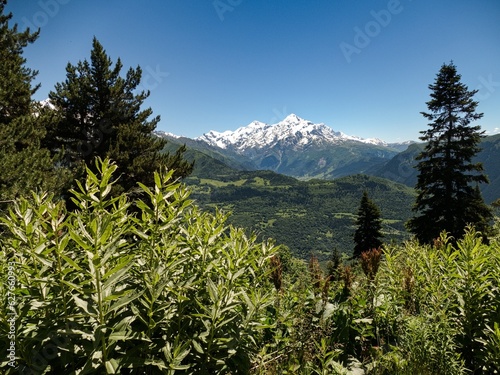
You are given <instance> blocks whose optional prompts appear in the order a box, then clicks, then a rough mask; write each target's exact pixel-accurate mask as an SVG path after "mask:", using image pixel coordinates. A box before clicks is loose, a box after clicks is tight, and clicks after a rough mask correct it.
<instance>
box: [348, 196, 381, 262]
mask: <svg viewBox="0 0 500 375" xmlns="http://www.w3.org/2000/svg"><path fill="white" fill-rule="evenodd" d="M356 226H357V229H356V232H355V233H354V242H355V246H354V253H353V258H359V257H360V256H361V254H362V253H363V252H365V251H369V250H371V249H377V248H379V247H380V246H382V241H381V240H380V239H381V238H382V237H383V235H382V233H381V229H382V219H381V218H380V210H379V208H378V207H377V205H376V204H375V203H374V202H373V201H372V200H371V199H370V198H368V193H367V192H366V191H365V192H364V193H363V197H362V198H361V203H360V205H359V209H358V218H357V220H356Z"/></svg>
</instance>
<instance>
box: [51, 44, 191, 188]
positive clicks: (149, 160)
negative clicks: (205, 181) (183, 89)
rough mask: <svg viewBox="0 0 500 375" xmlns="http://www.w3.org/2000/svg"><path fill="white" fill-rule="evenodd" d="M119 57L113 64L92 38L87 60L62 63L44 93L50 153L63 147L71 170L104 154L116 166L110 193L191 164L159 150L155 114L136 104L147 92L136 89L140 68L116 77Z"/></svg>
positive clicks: (150, 181)
mask: <svg viewBox="0 0 500 375" xmlns="http://www.w3.org/2000/svg"><path fill="white" fill-rule="evenodd" d="M121 70H122V63H121V61H120V59H118V60H117V61H116V63H115V64H114V65H113V62H112V61H111V59H110V57H109V56H108V55H107V54H106V51H105V50H104V48H103V46H102V45H101V44H100V43H99V41H98V40H97V39H96V38H94V40H93V48H92V51H91V54H90V62H89V61H87V60H84V61H80V62H78V64H77V65H72V64H70V63H69V64H68V65H67V67H66V80H65V81H64V82H63V83H58V84H56V86H55V91H53V92H51V93H50V94H49V98H50V101H51V103H52V104H53V105H54V106H55V116H56V117H57V121H55V122H54V126H53V127H52V128H51V129H50V131H49V133H48V134H47V137H46V139H45V141H46V144H47V146H48V147H49V148H50V149H51V150H52V152H54V153H55V152H59V151H61V150H64V154H65V164H66V165H67V166H69V167H71V168H73V169H74V170H75V171H76V173H77V174H78V171H81V170H82V169H81V167H82V165H83V164H84V163H85V164H86V165H87V166H88V167H90V168H93V166H94V162H93V161H94V159H95V158H96V157H101V158H102V159H104V158H110V159H112V160H113V161H115V162H116V164H117V165H118V166H119V170H118V172H119V174H120V179H119V182H118V188H117V189H116V191H115V193H116V194H119V193H121V192H122V191H130V190H131V189H132V188H134V187H136V186H137V185H136V183H137V182H141V183H143V184H146V185H148V186H150V185H152V184H153V172H154V171H155V170H157V169H159V168H161V167H166V168H168V169H175V177H184V176H186V175H188V174H189V173H190V172H191V170H192V167H193V165H192V164H189V163H187V162H186V161H185V160H184V159H183V158H182V153H183V152H184V151H185V148H181V149H179V150H178V152H177V153H176V154H175V155H169V154H168V153H162V152H161V151H162V149H163V148H164V146H165V143H166V141H165V140H163V139H161V138H159V137H155V136H154V135H153V131H154V130H155V128H156V125H157V123H158V121H159V120H160V118H159V116H156V117H154V118H152V119H151V120H150V119H149V118H150V117H151V115H152V110H151V108H147V109H141V107H142V105H143V103H144V100H145V99H146V98H147V97H148V96H149V91H148V92H145V91H138V86H139V84H140V81H141V75H142V71H141V68H140V67H137V68H136V69H132V68H130V69H129V70H128V71H127V73H126V75H125V77H122V76H120V72H121Z"/></svg>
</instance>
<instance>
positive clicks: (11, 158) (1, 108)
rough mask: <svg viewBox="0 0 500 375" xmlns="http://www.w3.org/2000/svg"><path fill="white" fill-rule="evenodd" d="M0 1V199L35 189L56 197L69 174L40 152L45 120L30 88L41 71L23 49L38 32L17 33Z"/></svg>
mask: <svg viewBox="0 0 500 375" xmlns="http://www.w3.org/2000/svg"><path fill="white" fill-rule="evenodd" d="M6 4H7V1H6V0H0V170H1V171H2V173H0V200H1V201H2V202H4V201H8V200H10V199H12V198H14V197H16V196H19V195H28V194H29V192H30V191H31V190H36V189H39V190H49V191H51V192H54V193H57V192H58V190H59V188H60V187H61V184H62V183H63V181H64V180H65V179H67V178H68V176H69V174H68V173H67V171H65V170H64V168H59V167H58V168H56V167H55V165H56V163H55V160H54V159H53V158H52V157H51V155H50V153H49V151H48V150H47V149H43V148H41V140H42V138H43V137H44V136H45V127H44V124H45V121H46V117H45V116H44V115H43V114H42V112H43V111H42V109H41V108H40V106H39V105H38V104H37V103H35V102H34V101H33V100H32V98H31V97H32V95H33V94H34V93H35V91H36V90H37V89H38V87H39V85H35V86H33V85H32V82H33V80H34V78H35V77H36V75H37V72H36V71H34V70H32V69H30V68H28V67H27V66H26V59H25V58H24V57H23V50H24V48H25V47H26V46H27V45H29V44H31V43H33V42H34V41H35V40H36V39H37V37H38V34H39V33H38V32H34V33H31V32H30V30H29V29H27V30H25V31H23V32H19V31H18V29H17V25H13V26H12V27H11V26H10V25H9V21H10V20H11V19H12V13H8V14H6V13H5V5H6Z"/></svg>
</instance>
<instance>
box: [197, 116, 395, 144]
mask: <svg viewBox="0 0 500 375" xmlns="http://www.w3.org/2000/svg"><path fill="white" fill-rule="evenodd" d="M196 139H197V140H199V141H204V142H206V143H208V144H210V145H212V146H218V147H220V148H223V149H227V148H231V149H234V150H235V151H238V152H244V151H245V150H247V149H262V148H267V147H273V146H275V145H277V144H281V145H289V146H293V147H294V148H296V149H300V148H302V147H304V146H306V145H308V144H311V143H314V144H328V143H332V144H335V143H336V144H338V143H345V142H349V141H351V142H360V143H367V144H372V145H378V146H384V147H387V146H388V144H387V143H386V142H384V141H381V140H380V139H377V138H369V139H364V138H360V137H356V136H350V135H347V134H345V133H342V132H336V131H334V130H333V129H332V128H330V127H328V126H327V125H325V124H323V123H319V124H314V123H312V122H311V121H308V120H304V119H302V118H300V117H299V116H297V115H295V114H293V113H292V114H290V115H288V116H287V117H286V118H285V119H284V120H282V121H280V122H278V123H276V124H272V125H269V124H265V123H263V122H260V121H254V122H252V123H251V124H249V125H247V126H244V127H241V128H238V129H236V130H235V131H229V130H228V131H225V132H216V131H213V130H212V131H210V132H208V133H205V134H203V135H202V136H201V137H198V138H196Z"/></svg>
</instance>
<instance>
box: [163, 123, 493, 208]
mask: <svg viewBox="0 0 500 375" xmlns="http://www.w3.org/2000/svg"><path fill="white" fill-rule="evenodd" d="M156 134H157V136H161V137H166V138H167V139H169V140H170V141H171V146H172V147H173V146H175V145H179V144H186V146H187V147H188V149H189V153H191V158H192V159H193V160H196V161H197V165H196V170H197V172H196V173H197V174H199V175H202V176H206V177H209V176H210V175H211V174H212V172H213V171H211V170H210V168H211V167H213V165H214V164H213V163H215V162H217V163H218V166H217V167H216V168H217V169H218V172H220V171H223V170H224V169H225V168H228V170H243V171H245V170H246V171H251V170H271V171H274V172H277V173H281V174H285V175H287V176H292V177H295V178H298V179H303V180H307V179H312V178H319V179H325V180H330V179H335V178H339V177H342V176H350V175H355V174H359V173H361V174H367V175H373V176H378V177H383V178H387V179H389V180H392V181H395V182H399V183H403V184H405V185H407V186H409V187H414V186H415V183H416V178H417V172H416V170H415V168H414V166H415V165H416V162H415V157H416V155H418V153H419V152H420V151H421V150H422V148H423V144H421V143H415V142H412V141H407V142H401V143H387V142H384V141H382V140H380V139H377V138H370V139H364V138H360V137H356V136H351V135H347V134H345V133H343V132H340V131H334V130H333V129H332V128H330V127H328V126H327V125H325V124H323V123H319V124H315V123H312V122H311V121H308V120H304V119H302V118H300V117H298V116H297V115H295V114H291V115H289V116H287V117H286V118H285V119H284V120H282V121H280V122H278V123H276V124H265V123H263V122H259V121H254V122H252V123H251V124H249V125H247V126H245V127H241V128H238V129H237V130H235V131H225V132H216V131H210V132H208V133H206V134H203V135H202V136H200V137H198V138H196V139H190V138H185V137H179V136H176V135H173V134H169V133H165V132H156ZM481 147H482V151H481V152H480V153H479V154H478V155H477V157H476V158H475V161H478V162H482V163H483V164H484V167H485V171H486V173H487V174H488V176H489V178H490V184H483V185H482V186H481V190H482V192H483V196H484V198H485V200H486V202H487V203H491V202H493V201H494V200H495V199H498V198H499V197H500V168H499V167H498V165H500V135H494V136H489V137H485V138H484V139H483V141H482V143H481ZM195 154H196V155H195ZM207 157H209V158H210V161H209V160H208V159H206V158H207ZM208 165H210V166H211V167H208ZM204 166H205V167H204ZM228 173H230V172H228Z"/></svg>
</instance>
